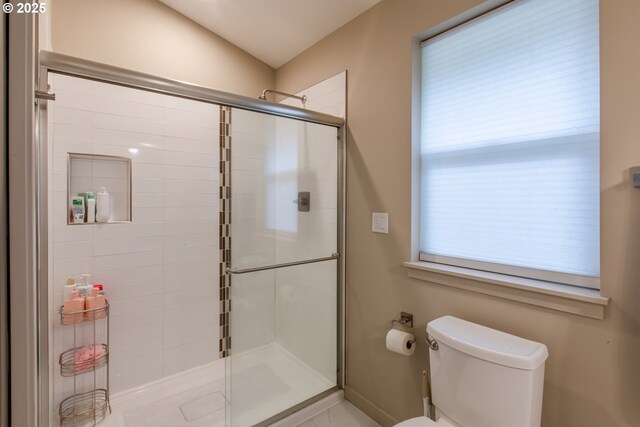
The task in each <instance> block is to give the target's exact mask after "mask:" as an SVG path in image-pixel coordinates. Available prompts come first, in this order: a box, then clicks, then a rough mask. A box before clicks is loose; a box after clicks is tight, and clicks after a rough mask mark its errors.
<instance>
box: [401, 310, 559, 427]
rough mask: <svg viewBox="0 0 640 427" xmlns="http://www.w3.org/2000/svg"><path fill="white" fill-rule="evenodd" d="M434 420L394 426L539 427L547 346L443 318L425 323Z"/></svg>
mask: <svg viewBox="0 0 640 427" xmlns="http://www.w3.org/2000/svg"><path fill="white" fill-rule="evenodd" d="M427 334H428V335H429V337H430V338H431V340H434V341H435V342H436V343H437V345H434V346H430V349H429V360H430V366H431V375H430V377H431V391H432V402H433V404H434V406H435V408H436V417H435V419H436V421H432V420H430V419H429V418H427V417H417V418H411V419H408V420H406V421H403V422H401V423H399V424H397V426H398V427H539V426H540V419H541V412H542V389H543V382H544V364H545V361H546V359H547V357H548V355H549V353H548V351H547V347H546V346H545V345H544V344H540V343H537V342H534V341H530V340H527V339H524V338H520V337H517V336H514V335H510V334H507V333H505V332H501V331H497V330H495V329H491V328H487V327H485V326H481V325H477V324H475V323H471V322H467V321H465V320H462V319H458V318H456V317H453V316H444V317H440V318H438V319H436V320H433V321H431V322H429V324H427Z"/></svg>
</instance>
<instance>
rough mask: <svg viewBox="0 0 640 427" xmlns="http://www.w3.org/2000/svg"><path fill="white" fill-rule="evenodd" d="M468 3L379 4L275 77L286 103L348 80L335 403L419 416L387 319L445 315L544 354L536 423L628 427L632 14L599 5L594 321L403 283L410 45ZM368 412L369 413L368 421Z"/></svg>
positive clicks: (634, 212) (638, 238) (636, 236)
mask: <svg viewBox="0 0 640 427" xmlns="http://www.w3.org/2000/svg"><path fill="white" fill-rule="evenodd" d="M478 3H480V1H479V0H455V1H447V2H444V1H439V0H402V1H398V0H384V1H382V2H381V3H380V4H378V5H377V6H376V7H374V8H373V9H371V10H369V11H368V12H366V13H365V14H363V15H361V16H360V17H358V18H356V19H355V20H353V21H351V22H350V23H349V24H347V25H346V26H344V27H342V28H341V29H339V30H338V31H336V32H335V33H333V34H332V35H330V36H328V37H327V38H326V39H324V40H322V41H321V42H319V43H318V44H316V45H315V46H314V47H312V48H311V49H309V50H308V51H306V52H304V53H303V54H301V55H299V56H298V57H296V58H294V59H293V60H292V61H290V62H289V63H288V64H285V65H284V66H283V67H281V68H280V69H278V71H277V73H276V83H277V88H278V89H279V90H284V91H288V92H296V91H298V90H300V89H302V88H305V87H308V86H310V85H311V84H313V83H315V82H317V81H320V80H322V79H324V78H326V77H328V76H332V75H334V74H336V73H337V72H340V71H341V70H344V69H347V70H348V112H347V114H348V118H349V142H348V143H349V148H348V161H347V166H348V175H347V179H348V184H347V188H348V231H347V256H348V260H347V282H348V283H347V286H348V297H347V310H348V316H347V317H348V319H347V321H348V324H347V334H348V335H347V340H348V344H347V385H348V388H347V395H348V396H349V397H350V398H351V399H352V400H354V401H355V402H356V403H358V404H359V406H361V407H362V408H364V409H365V410H367V411H368V412H369V413H371V414H372V415H375V416H376V417H377V418H378V420H380V421H381V422H385V423H386V424H388V423H390V422H391V421H392V419H393V418H395V419H397V420H401V419H405V418H408V417H410V416H416V415H420V414H421V398H420V372H421V371H422V369H423V368H424V367H425V366H426V350H425V346H424V344H423V343H422V341H421V339H420V341H418V342H419V343H420V346H419V348H418V349H417V351H416V354H415V355H414V356H413V357H412V358H410V359H409V358H403V357H400V356H397V355H395V354H392V353H389V352H387V351H385V346H384V335H385V332H386V330H387V325H388V323H389V320H390V319H391V318H393V317H394V316H397V315H398V314H399V312H400V311H401V310H405V311H409V312H413V313H414V314H415V316H416V325H417V326H416V327H415V328H414V333H415V334H416V335H418V336H419V337H420V338H421V337H422V336H424V329H423V328H424V325H425V324H426V323H427V322H428V321H429V320H431V319H434V318H436V317H438V316H442V315H445V314H452V315H455V316H459V317H462V318H464V319H467V320H470V321H474V322H478V323H481V324H484V325H487V326H490V327H494V328H497V329H501V330H504V331H507V332H510V333H513V334H517V335H521V336H524V337H527V338H530V339H533V340H537V341H541V342H544V343H546V344H547V346H548V347H549V352H550V357H549V359H548V362H547V371H546V381H545V389H544V407H543V425H544V426H547V427H570V426H576V427H587V426H593V427H609V426H639V425H640V190H638V189H633V188H632V187H631V184H630V182H629V174H628V169H629V167H631V166H634V165H638V164H640V140H639V139H638V135H639V134H640V120H639V119H638V118H639V117H640V102H638V94H639V93H640V72H638V71H639V70H640V49H638V48H637V41H638V40H639V39H640V26H639V25H638V22H640V3H638V2H637V1H635V0H616V1H611V0H602V1H601V33H602V37H601V38H602V49H601V50H602V173H601V186H602V293H603V294H604V295H606V296H609V297H611V303H610V306H609V307H608V308H607V309H606V318H605V320H603V321H599V320H592V319H587V318H583V317H578V316H575V315H571V314H564V313H560V312H556V311H550V310H546V309H541V308H535V307H532V306H527V305H523V304H519V303H514V302H507V301H504V300H500V299H496V298H493V297H488V296H483V295H479V294H472V293H466V292H464V291H459V290H455V289H450V288H445V287H441V286H438V285H432V284H428V283H426V282H421V281H416V280H410V279H408V278H407V277H406V272H405V271H404V269H403V268H402V266H401V263H402V262H403V261H407V260H410V259H411V256H412V254H411V229H410V228H411V226H410V224H411V195H410V186H411V170H410V167H411V90H412V88H411V75H412V74H411V69H412V65H411V61H412V37H414V36H416V35H418V34H420V33H421V32H423V31H425V30H426V29H428V28H430V27H432V26H433V25H436V24H438V23H440V22H442V21H444V20H446V19H448V18H450V17H453V16H455V15H456V14H458V13H460V12H462V11H464V10H466V9H468V8H470V7H473V6H475V5H477V4H478ZM372 211H379V212H389V220H390V234H388V235H382V234H372V233H371V230H370V227H371V226H370V221H371V212H372ZM369 403H371V404H372V405H375V406H378V407H379V408H380V409H381V410H382V411H384V412H386V413H387V414H388V415H389V416H390V417H387V416H385V414H384V413H382V412H376V411H375V410H373V409H372V408H373V406H368V404H369Z"/></svg>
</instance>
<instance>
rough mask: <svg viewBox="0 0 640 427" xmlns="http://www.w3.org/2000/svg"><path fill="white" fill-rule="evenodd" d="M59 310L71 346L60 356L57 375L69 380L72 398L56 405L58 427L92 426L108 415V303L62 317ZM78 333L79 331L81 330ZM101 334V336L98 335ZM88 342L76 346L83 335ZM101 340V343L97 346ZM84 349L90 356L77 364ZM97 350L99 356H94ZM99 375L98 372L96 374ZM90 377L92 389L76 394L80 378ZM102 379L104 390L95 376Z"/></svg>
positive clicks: (65, 314)
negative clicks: (68, 330) (70, 335)
mask: <svg viewBox="0 0 640 427" xmlns="http://www.w3.org/2000/svg"><path fill="white" fill-rule="evenodd" d="M63 309H64V307H60V310H59V313H60V323H61V324H62V325H63V326H64V327H73V346H72V347H71V348H70V349H69V350H66V351H64V352H63V353H62V354H60V358H59V359H58V362H59V364H60V375H61V376H63V377H73V394H72V395H71V396H69V397H67V398H66V399H64V400H63V401H62V402H61V403H60V407H59V410H58V413H59V415H60V425H61V426H63V427H67V426H74V427H79V426H95V425H97V424H98V423H100V422H101V421H102V420H104V418H105V417H106V416H107V413H111V404H110V403H109V301H106V304H105V306H104V307H100V308H94V309H91V310H81V311H74V312H71V313H64V312H63ZM78 319H80V320H78ZM101 323H104V325H101ZM81 329H82V330H81ZM101 332H103V333H101ZM87 333H88V335H89V336H90V337H91V338H92V339H91V340H88V341H90V342H86V340H85V341H84V342H80V341H81V338H82V337H83V335H85V334H87ZM102 340H103V342H101V341H102ZM87 346H89V347H90V348H92V350H93V356H92V358H90V359H88V360H78V359H77V356H78V354H79V353H80V351H82V350H83V349H85V348H86V347H87ZM97 350H99V351H100V356H97V355H96V352H97ZM100 371H102V372H100ZM86 375H93V381H91V384H92V386H91V387H89V389H88V390H85V391H80V390H79V389H80V388H81V387H80V385H79V384H78V379H79V377H80V376H86ZM99 375H104V376H105V378H104V384H105V387H104V388H101V387H98V376H99Z"/></svg>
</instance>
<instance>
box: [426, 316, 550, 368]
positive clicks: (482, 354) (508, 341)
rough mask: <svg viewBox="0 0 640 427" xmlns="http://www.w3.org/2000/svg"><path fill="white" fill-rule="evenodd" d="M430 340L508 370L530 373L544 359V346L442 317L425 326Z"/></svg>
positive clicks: (546, 352) (545, 353) (545, 351)
mask: <svg viewBox="0 0 640 427" xmlns="http://www.w3.org/2000/svg"><path fill="white" fill-rule="evenodd" d="M427 333H428V334H429V336H431V338H433V339H435V340H436V341H438V342H441V343H442V344H446V345H447V346H449V347H452V348H454V349H456V350H458V351H461V352H463V353H465V354H468V355H471V356H474V357H477V358H479V359H482V360H486V361H488V362H492V363H496V364H499V365H503V366H508V367H510V368H516V369H523V370H527V371H532V370H534V369H536V368H537V367H539V366H540V365H541V364H543V363H544V361H545V360H547V356H548V355H549V352H548V351H547V346H546V345H544V344H541V343H538V342H535V341H529V340H527V339H524V338H520V337H517V336H515V335H510V334H507V333H506V332H501V331H497V330H495V329H491V328H487V327H486V326H482V325H477V324H475V323H471V322H467V321H466V320H462V319H458V318H456V317H453V316H443V317H440V318H438V319H435V320H432V321H431V322H429V323H428V324H427Z"/></svg>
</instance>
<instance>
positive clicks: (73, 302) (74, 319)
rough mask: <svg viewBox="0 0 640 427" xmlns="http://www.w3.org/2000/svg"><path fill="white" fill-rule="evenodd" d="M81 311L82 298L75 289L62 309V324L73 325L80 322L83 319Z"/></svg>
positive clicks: (82, 305)
mask: <svg viewBox="0 0 640 427" xmlns="http://www.w3.org/2000/svg"><path fill="white" fill-rule="evenodd" d="M82 310H84V298H80V293H79V292H78V290H77V289H75V290H73V291H72V292H71V297H70V298H69V299H68V300H66V301H65V302H64V306H63V307H62V324H63V325H73V324H75V323H80V322H82V319H83V317H84V316H83V313H82Z"/></svg>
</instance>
